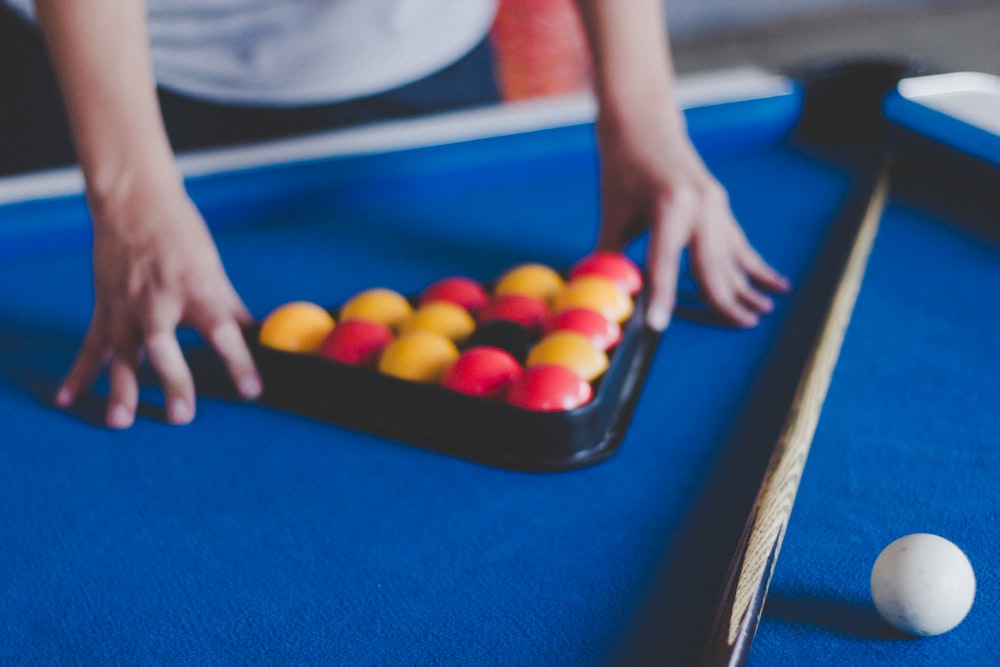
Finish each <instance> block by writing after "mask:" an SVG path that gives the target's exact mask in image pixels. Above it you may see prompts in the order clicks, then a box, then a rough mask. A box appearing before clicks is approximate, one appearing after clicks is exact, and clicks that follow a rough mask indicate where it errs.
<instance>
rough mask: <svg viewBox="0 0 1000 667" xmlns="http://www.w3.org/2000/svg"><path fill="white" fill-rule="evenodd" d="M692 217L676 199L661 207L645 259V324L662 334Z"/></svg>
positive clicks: (673, 299) (686, 208)
mask: <svg viewBox="0 0 1000 667" xmlns="http://www.w3.org/2000/svg"><path fill="white" fill-rule="evenodd" d="M692 214H693V212H692V210H691V209H690V207H688V206H685V205H684V204H683V202H677V201H676V200H675V202H674V203H673V204H671V205H668V206H665V207H662V208H661V210H660V211H659V212H658V214H657V216H656V222H655V223H654V224H653V229H652V232H651V234H650V239H649V256H648V258H647V260H646V262H647V264H648V265H649V273H650V277H651V279H652V289H651V290H650V298H649V306H648V307H647V310H646V321H647V323H648V324H649V326H650V327H651V328H652V329H653V330H655V331H664V330H665V329H666V328H667V327H668V326H669V325H670V318H671V316H672V315H673V311H674V302H675V301H676V299H677V277H678V274H679V273H680V265H681V252H682V251H683V250H684V246H685V245H687V242H688V237H689V232H688V230H689V229H690V223H689V219H690V218H691V216H692Z"/></svg>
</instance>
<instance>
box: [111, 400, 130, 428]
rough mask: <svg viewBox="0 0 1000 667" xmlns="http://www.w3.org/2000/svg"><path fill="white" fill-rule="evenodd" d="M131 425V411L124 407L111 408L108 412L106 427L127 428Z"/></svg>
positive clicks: (115, 406)
mask: <svg viewBox="0 0 1000 667" xmlns="http://www.w3.org/2000/svg"><path fill="white" fill-rule="evenodd" d="M131 425H132V411H131V410H129V409H128V408H126V407H125V406H124V405H121V404H118V405H113V406H111V409H110V410H108V426H110V427H111V428H128V427H129V426H131Z"/></svg>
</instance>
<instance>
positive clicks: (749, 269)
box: [740, 241, 791, 293]
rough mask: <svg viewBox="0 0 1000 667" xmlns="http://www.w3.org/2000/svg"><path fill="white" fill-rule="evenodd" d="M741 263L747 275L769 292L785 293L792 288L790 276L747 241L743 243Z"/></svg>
mask: <svg viewBox="0 0 1000 667" xmlns="http://www.w3.org/2000/svg"><path fill="white" fill-rule="evenodd" d="M740 263H741V264H742V266H743V269H744V270H745V271H746V273H747V275H749V276H750V278H751V279H752V280H753V281H754V282H756V283H757V284H758V285H760V286H761V287H763V288H764V289H766V290H768V291H769V292H777V293H785V292H787V291H788V290H789V289H790V288H791V283H790V282H789V280H788V278H786V277H785V276H783V275H781V274H780V273H778V272H777V271H776V270H775V269H774V268H773V267H771V265H770V264H768V263H767V262H766V261H764V258H762V257H761V256H760V254H759V253H758V252H757V251H756V250H754V249H753V247H752V246H750V244H749V243H748V242H746V241H744V243H742V244H741V248H740Z"/></svg>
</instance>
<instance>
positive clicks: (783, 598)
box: [763, 590, 909, 640]
mask: <svg viewBox="0 0 1000 667" xmlns="http://www.w3.org/2000/svg"><path fill="white" fill-rule="evenodd" d="M763 616H764V617H765V618H769V619H772V620H774V621H777V622H779V623H782V624H786V625H797V626H810V627H814V628H819V629H821V630H824V631H826V632H829V633H830V634H833V635H838V636H841V637H851V638H854V639H884V640H893V639H895V640H901V639H907V638H909V637H908V636H907V635H904V634H902V633H900V632H899V631H898V630H896V629H895V628H893V627H892V626H891V625H889V624H888V623H886V622H885V621H884V620H883V619H882V617H881V616H879V615H878V611H876V609H875V605H874V604H873V603H872V602H871V601H870V600H858V599H853V600H850V599H845V598H843V597H838V596H837V595H836V594H831V593H823V592H819V591H807V590H794V591H782V590H771V591H770V592H769V593H768V596H767V602H766V603H765V604H764V613H763Z"/></svg>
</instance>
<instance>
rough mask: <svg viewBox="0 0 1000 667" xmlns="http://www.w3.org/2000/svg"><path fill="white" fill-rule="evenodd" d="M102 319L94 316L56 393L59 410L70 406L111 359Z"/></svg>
mask: <svg viewBox="0 0 1000 667" xmlns="http://www.w3.org/2000/svg"><path fill="white" fill-rule="evenodd" d="M103 322H104V320H103V318H100V317H99V316H97V315H95V316H94V319H93V321H92V322H91V325H90V328H89V329H88V330H87V335H86V336H85V337H84V340H83V345H82V346H81V348H80V352H79V353H78V354H77V356H76V360H75V361H74V362H73V365H72V367H70V370H69V372H68V373H67V374H66V377H65V378H64V379H63V381H62V384H61V385H60V386H59V390H58V391H57V392H56V398H55V402H56V405H57V406H59V407H60V408H67V407H69V406H70V405H72V404H73V403H74V402H75V401H76V399H77V397H79V395H80V392H81V391H83V390H84V389H86V388H87V387H89V386H90V385H91V384H93V383H94V380H95V379H96V378H97V375H98V373H100V372H101V369H102V368H104V366H105V365H106V364H107V363H108V360H109V359H110V357H111V343H110V341H109V340H108V336H107V329H106V328H105V325H104V324H103Z"/></svg>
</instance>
